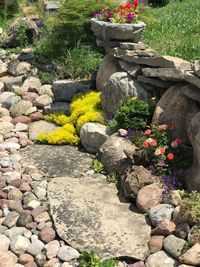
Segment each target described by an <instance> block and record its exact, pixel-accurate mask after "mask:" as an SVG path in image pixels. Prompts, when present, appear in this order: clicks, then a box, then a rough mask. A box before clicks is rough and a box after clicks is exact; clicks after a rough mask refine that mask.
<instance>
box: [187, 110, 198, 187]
mask: <svg viewBox="0 0 200 267" xmlns="http://www.w3.org/2000/svg"><path fill="white" fill-rule="evenodd" d="M188 136H189V139H190V142H191V144H192V146H193V163H192V167H191V168H190V169H189V170H188V171H187V172H186V183H187V186H188V188H189V189H190V190H197V191H199V192H200V112H198V113H197V114H196V115H195V116H194V117H193V118H192V120H191V123H190V127H189V129H188Z"/></svg>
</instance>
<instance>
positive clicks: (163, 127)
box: [158, 124, 168, 131]
mask: <svg viewBox="0 0 200 267" xmlns="http://www.w3.org/2000/svg"><path fill="white" fill-rule="evenodd" d="M167 128H168V125H167V124H162V125H159V126H158V130H159V131H166V130H167Z"/></svg>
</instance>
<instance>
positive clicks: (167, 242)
mask: <svg viewBox="0 0 200 267" xmlns="http://www.w3.org/2000/svg"><path fill="white" fill-rule="evenodd" d="M185 244H186V241H185V240H183V239H181V238H178V237H176V236H174V235H169V236H168V237H166V238H165V239H164V243H163V246H164V249H165V251H167V252H168V253H169V254H170V255H172V256H173V257H174V258H176V259H178V257H179V256H180V255H181V254H182V250H183V248H184V246H185Z"/></svg>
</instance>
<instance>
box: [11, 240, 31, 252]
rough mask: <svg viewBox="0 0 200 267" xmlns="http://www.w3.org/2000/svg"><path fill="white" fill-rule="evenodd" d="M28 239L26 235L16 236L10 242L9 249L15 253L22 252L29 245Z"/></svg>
mask: <svg viewBox="0 0 200 267" xmlns="http://www.w3.org/2000/svg"><path fill="white" fill-rule="evenodd" d="M29 245H30V241H29V239H28V238H27V237H24V236H16V237H15V238H13V240H12V241H11V243H10V249H11V251H12V252H14V253H15V254H16V255H21V254H24V253H25V251H26V249H27V248H28V247H29Z"/></svg>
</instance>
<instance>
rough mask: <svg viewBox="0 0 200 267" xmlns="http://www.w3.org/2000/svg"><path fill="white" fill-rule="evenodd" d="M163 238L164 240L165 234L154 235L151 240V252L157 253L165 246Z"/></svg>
mask: <svg viewBox="0 0 200 267" xmlns="http://www.w3.org/2000/svg"><path fill="white" fill-rule="evenodd" d="M163 240H164V236H161V235H160V236H157V235H155V236H152V237H151V238H150V240H149V243H148V245H149V250H150V253H155V252H158V251H160V250H161V249H162V246H163Z"/></svg>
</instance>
